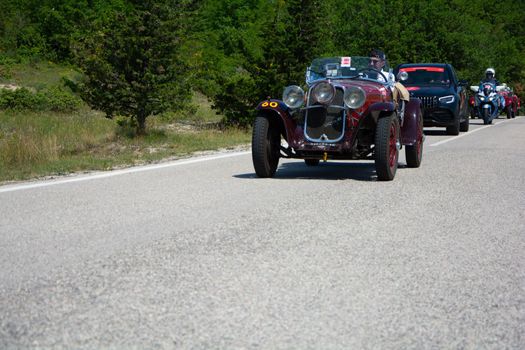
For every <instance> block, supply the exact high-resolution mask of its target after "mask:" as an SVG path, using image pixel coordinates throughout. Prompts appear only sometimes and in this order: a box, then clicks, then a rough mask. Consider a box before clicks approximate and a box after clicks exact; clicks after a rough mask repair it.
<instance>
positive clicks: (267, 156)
mask: <svg viewBox="0 0 525 350" xmlns="http://www.w3.org/2000/svg"><path fill="white" fill-rule="evenodd" d="M280 147H281V135H280V132H279V130H278V129H277V128H275V127H272V125H271V123H270V120H269V119H268V118H267V117H264V116H257V117H256V118H255V123H254V126H253V134H252V161H253V167H254V168H255V173H256V174H257V176H258V177H272V176H273V175H274V174H275V171H276V170H277V166H278V165H279V157H280V154H281V151H280Z"/></svg>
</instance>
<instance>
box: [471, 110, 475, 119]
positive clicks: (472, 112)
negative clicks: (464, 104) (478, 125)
mask: <svg viewBox="0 0 525 350" xmlns="http://www.w3.org/2000/svg"><path fill="white" fill-rule="evenodd" d="M470 118H471V119H476V111H475V110H474V107H470Z"/></svg>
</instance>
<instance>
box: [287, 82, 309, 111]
mask: <svg viewBox="0 0 525 350" xmlns="http://www.w3.org/2000/svg"><path fill="white" fill-rule="evenodd" d="M283 102H284V104H285V105H287V106H288V107H289V108H292V109H295V108H299V107H301V106H302V105H303V103H304V91H303V89H301V88H300V87H299V86H297V85H291V86H287V87H286V88H285V89H284V92H283Z"/></svg>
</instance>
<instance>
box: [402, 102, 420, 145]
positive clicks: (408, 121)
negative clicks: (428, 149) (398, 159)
mask: <svg viewBox="0 0 525 350" xmlns="http://www.w3.org/2000/svg"><path fill="white" fill-rule="evenodd" d="M420 118H423V116H422V115H421V100H420V99H418V98H414V97H411V98H410V101H408V103H407V105H406V106H405V117H404V119H403V126H402V127H401V143H402V144H403V145H408V146H412V145H414V144H416V141H417V128H418V127H419V125H418V123H419V119H420Z"/></svg>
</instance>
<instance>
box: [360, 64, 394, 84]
mask: <svg viewBox="0 0 525 350" xmlns="http://www.w3.org/2000/svg"><path fill="white" fill-rule="evenodd" d="M363 72H374V73H377V74H381V76H382V77H383V79H385V83H386V82H388V79H387V78H386V76H385V74H383V72H381V71H380V70H379V69H375V68H372V67H367V68H361V69H359V70H358V71H357V74H359V73H363ZM365 76H366V77H367V78H368V75H366V74H365ZM370 79H371V78H370Z"/></svg>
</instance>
